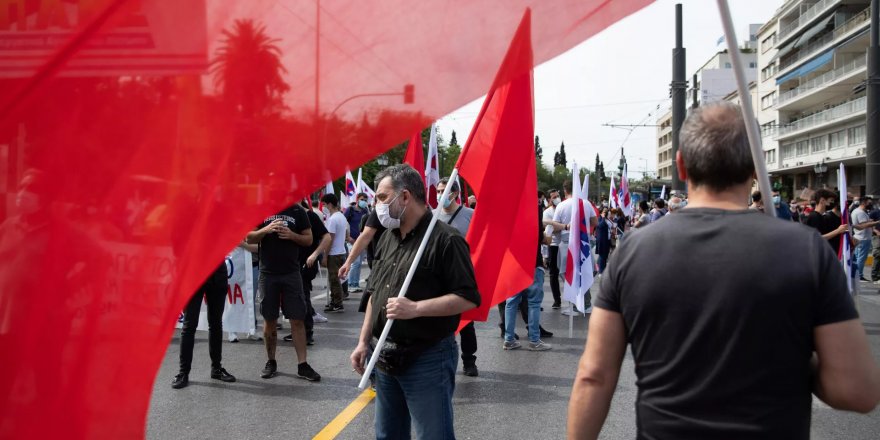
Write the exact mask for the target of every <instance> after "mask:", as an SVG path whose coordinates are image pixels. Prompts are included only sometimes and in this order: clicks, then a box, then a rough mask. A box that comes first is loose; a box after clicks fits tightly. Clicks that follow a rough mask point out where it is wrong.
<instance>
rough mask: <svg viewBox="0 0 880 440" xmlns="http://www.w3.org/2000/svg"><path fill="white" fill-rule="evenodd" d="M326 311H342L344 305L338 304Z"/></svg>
mask: <svg viewBox="0 0 880 440" xmlns="http://www.w3.org/2000/svg"><path fill="white" fill-rule="evenodd" d="M327 311H328V312H330V313H342V312H344V311H345V307H342V304H340V305H338V306H332V307H330V310H327Z"/></svg>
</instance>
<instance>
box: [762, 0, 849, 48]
mask: <svg viewBox="0 0 880 440" xmlns="http://www.w3.org/2000/svg"><path fill="white" fill-rule="evenodd" d="M840 2H841V0H820V1H818V2H816V3H813V5H812V6H810V8H809V9H807V10H806V11H804V13H803V14H801V15H799V16H798V18H797V19H796V20H794V21H793V22H791V23H789V24H787V25H785V26H782V27H780V28H779V32H778V34H777V42H778V43H779V44H783V43H785V42H786V40H787V37H790V36H793V35H797V34H798V33H799V31H802V30H804V28H806V27H807V26H809V25H811V24H813V19H815V18H818V17H821V16H822V15H824V14H825V13H826V12H828V11H831V10H833V9H834V8H835V7H837V5H838V4H840Z"/></svg>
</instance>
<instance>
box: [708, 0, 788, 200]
mask: <svg viewBox="0 0 880 440" xmlns="http://www.w3.org/2000/svg"><path fill="white" fill-rule="evenodd" d="M718 12H719V13H720V14H721V25H722V26H723V27H724V38H725V40H727V53H729V54H730V61H731V62H732V63H733V73H734V74H735V76H736V88H737V90H738V91H739V100H740V102H741V103H742V105H741V106H740V107H741V108H742V114H743V120H744V121H745V123H746V132H747V133H748V136H749V145H750V146H751V147H752V161H753V162H755V173H756V174H757V175H758V188H760V190H761V194H763V197H764V198H765V200H766V197H768V196H769V195H770V194H771V193H772V191H771V188H770V176H769V175H768V174H767V164H766V163H765V161H764V150H763V148H762V147H761V135H760V132H759V130H758V120H757V119H755V112H754V110H752V96H751V95H749V87H748V84H747V83H746V74H745V70H744V69H743V62H742V57H740V54H739V48H738V47H737V46H736V42H737V39H736V32H734V30H733V20H732V19H731V18H730V7H729V6H728V4H727V0H718ZM764 212H765V213H766V214H767V215H769V216H771V217H776V210H775V209H765V210H764Z"/></svg>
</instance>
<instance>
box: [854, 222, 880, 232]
mask: <svg viewBox="0 0 880 440" xmlns="http://www.w3.org/2000/svg"><path fill="white" fill-rule="evenodd" d="M877 225H880V221H870V222H864V223H859V224H857V225H853V229H856V230H858V231H861V230H862V229H868V228H873V227H874V226H877Z"/></svg>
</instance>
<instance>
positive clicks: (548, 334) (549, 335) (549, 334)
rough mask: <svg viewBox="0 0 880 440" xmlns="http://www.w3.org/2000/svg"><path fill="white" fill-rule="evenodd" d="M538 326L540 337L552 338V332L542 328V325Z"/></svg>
mask: <svg viewBox="0 0 880 440" xmlns="http://www.w3.org/2000/svg"><path fill="white" fill-rule="evenodd" d="M538 328H539V329H541V337H542V338H552V337H553V332H550V331H547V330H544V327H541V326H538Z"/></svg>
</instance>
